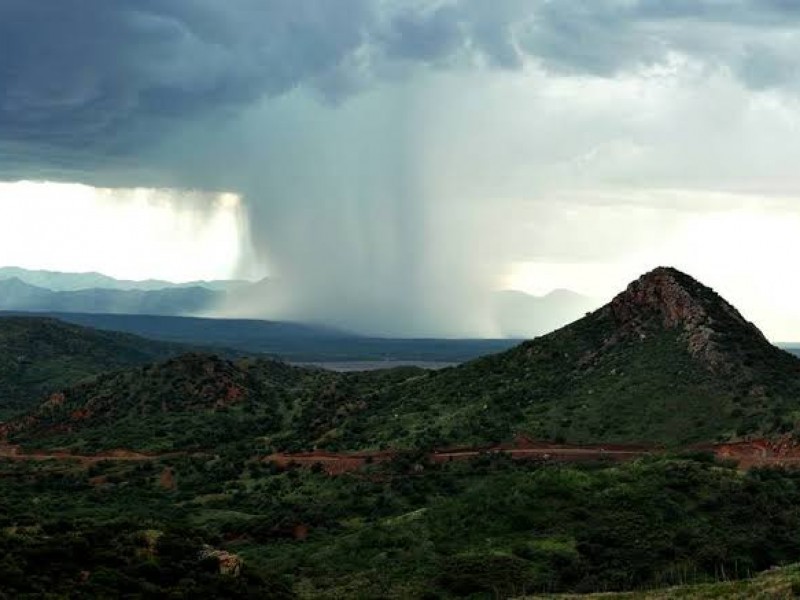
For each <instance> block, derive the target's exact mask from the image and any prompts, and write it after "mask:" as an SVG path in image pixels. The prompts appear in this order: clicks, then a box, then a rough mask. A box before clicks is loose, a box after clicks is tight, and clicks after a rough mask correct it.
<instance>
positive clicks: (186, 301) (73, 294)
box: [0, 277, 225, 315]
mask: <svg viewBox="0 0 800 600" xmlns="http://www.w3.org/2000/svg"><path fill="white" fill-rule="evenodd" d="M224 294H225V292H222V291H217V290H212V289H208V288H205V287H200V286H191V287H168V288H163V289H157V290H138V289H133V290H122V289H107V288H87V289H78V290H71V291H53V290H49V289H46V288H43V287H39V286H35V285H31V284H29V283H26V282H25V281H23V280H21V279H20V278H18V277H13V278H11V279H0V310H7V311H26V312H28V311H30V312H42V311H47V312H81V313H110V314H120V313H124V314H150V315H186V314H195V313H199V312H205V311H209V310H212V309H213V307H214V306H215V305H216V304H217V303H219V302H220V301H221V300H222V298H223V296H224Z"/></svg>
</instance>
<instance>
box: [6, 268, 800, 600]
mask: <svg viewBox="0 0 800 600" xmlns="http://www.w3.org/2000/svg"><path fill="white" fill-rule="evenodd" d="M19 327H20V328H21V329H20V331H22V333H18V334H16V335H17V337H21V339H22V340H23V341H24V344H22V345H21V346H20V343H18V342H14V343H17V346H15V345H14V343H8V344H6V346H5V347H4V349H3V352H5V354H3V355H2V356H3V357H5V358H4V359H3V360H4V362H2V363H0V364H4V365H6V366H5V367H4V368H5V369H6V370H5V371H3V372H2V373H0V381H3V382H4V383H3V385H6V386H14V385H17V386H19V385H21V384H20V383H19V382H20V381H24V382H26V385H27V384H30V385H33V383H32V382H33V379H31V376H30V374H31V373H35V372H37V371H36V370H37V369H44V370H45V371H46V372H47V373H48V376H47V377H45V378H43V379H41V380H39V383H40V384H41V385H42V386H52V385H54V382H58V381H59V379H58V378H59V377H64V382H65V383H69V381H70V380H71V379H72V378H73V377H77V376H78V375H79V374H80V373H82V372H93V373H94V375H93V376H92V377H90V378H89V379H84V380H82V381H81V382H79V383H77V384H74V385H68V386H66V387H65V388H64V389H63V390H62V391H61V392H59V393H55V394H50V395H49V396H46V397H40V398H39V402H37V405H36V408H35V409H33V410H30V411H28V412H27V413H26V414H25V415H24V416H23V417H20V418H17V419H14V420H12V421H10V422H9V423H7V424H6V425H5V426H4V427H3V432H4V433H5V434H6V436H7V438H6V440H7V441H8V442H11V443H19V444H22V445H23V447H25V448H27V449H31V448H51V449H52V448H68V449H70V450H73V451H74V452H75V453H81V454H92V453H100V452H102V451H104V450H105V451H108V450H113V449H120V448H125V449H128V450H139V451H150V452H158V453H160V454H159V456H158V457H157V458H153V459H152V460H141V459H142V457H138V458H137V457H135V456H134V457H132V458H133V459H135V460H131V461H129V462H125V461H122V460H119V461H113V460H106V461H100V462H97V460H94V461H89V460H81V459H80V458H77V457H72V458H69V457H62V458H61V459H58V460H46V461H45V460H43V461H38V462H36V461H23V460H14V459H12V458H9V459H0V581H2V582H3V587H2V589H0V598H2V597H13V598H17V597H26V595H27V596H28V597H41V596H42V595H44V594H46V593H47V594H50V597H53V598H72V597H97V596H100V597H103V596H105V597H115V596H119V595H120V594H121V593H123V592H124V593H128V594H131V595H133V596H135V597H165V596H167V597H177V598H182V597H183V598H195V597H219V598H227V597H230V598H251V597H252V598H263V597H267V598H290V597H294V598H331V599H333V598H398V599H402V598H441V599H446V598H473V599H476V600H477V599H494V598H512V597H522V596H526V595H533V594H558V593H589V592H623V591H632V592H634V595H633V596H631V597H633V598H636V597H644V598H648V597H655V598H658V597H659V596H657V595H656V596H648V594H651V593H652V592H651V590H653V589H655V588H664V587H668V586H694V587H688V588H687V587H683V588H677V591H675V593H676V594H680V593H684V591H682V590H688V591H686V592H685V593H687V594H689V593H691V592H697V593H701V594H706V596H707V597H714V594H717V595H718V597H735V596H733V595H734V594H747V593H748V592H754V593H755V592H757V593H761V592H762V591H763V592H764V594H765V596H764V597H770V596H769V595H766V594H768V593H772V592H775V593H784V592H786V590H787V589H788V593H795V592H797V591H798V587H797V578H796V568H794V567H790V568H787V569H784V570H782V571H779V572H777V573H779V574H776V572H774V571H773V572H770V573H769V574H766V575H764V576H760V577H755V579H753V577H754V576H756V575H757V573H759V572H761V571H764V570H766V569H770V568H771V567H774V566H779V565H789V564H792V563H798V561H800V471H797V470H784V469H769V470H766V469H764V470H751V471H749V472H741V471H738V470H736V469H734V468H733V466H731V465H726V464H720V463H717V462H715V461H714V460H713V459H712V458H711V457H709V456H705V455H703V454H699V453H694V454H691V455H687V454H675V455H664V454H661V455H659V456H657V457H656V456H653V457H648V458H642V459H639V460H637V461H635V462H629V463H625V464H612V463H608V462H605V463H604V462H599V463H597V464H584V465H582V466H569V465H565V464H562V465H559V464H548V463H547V461H544V462H536V461H534V460H527V461H513V460H512V459H511V458H510V457H508V456H505V455H503V454H502V453H500V454H496V453H492V454H484V455H479V456H478V457H477V458H475V459H474V460H472V461H469V462H459V461H455V462H450V463H445V464H433V463H429V462H428V459H427V458H426V457H428V456H429V453H428V450H429V449H430V448H431V447H434V446H445V445H449V444H472V445H482V444H488V443H491V442H497V441H505V440H509V439H510V438H512V437H513V436H514V435H516V434H518V433H524V434H528V435H530V436H532V437H535V438H540V439H541V438H544V439H550V440H559V441H561V440H563V441H570V442H588V441H598V442H623V441H626V442H631V441H636V442H651V443H652V442H658V443H661V444H663V445H664V446H667V447H670V446H672V447H676V446H684V445H687V444H691V443H693V442H711V441H714V440H717V439H726V440H729V439H736V438H740V437H743V436H756V435H758V436H762V435H780V436H782V437H781V440H782V441H783V442H786V443H787V444H789V445H791V444H790V434H792V433H793V432H794V431H796V421H797V419H798V417H800V367H798V365H800V361H798V360H797V359H796V358H794V357H792V356H791V355H789V354H787V353H785V352H783V351H780V350H778V349H776V348H774V347H772V346H771V345H770V344H769V343H768V342H767V341H766V340H765V339H764V338H763V336H761V334H760V333H759V332H758V330H756V329H755V328H754V327H753V326H752V325H751V324H749V323H747V322H746V321H744V319H742V318H741V316H740V315H738V313H736V311H735V310H734V309H733V308H732V307H730V306H729V305H727V304H726V303H724V301H722V300H721V299H720V298H718V297H717V296H716V295H715V294H714V293H713V292H712V291H711V290H709V289H708V288H704V287H702V286H700V284H697V283H696V282H693V281H692V280H688V279H687V278H686V277H685V276H683V275H682V274H679V273H677V272H672V271H669V270H659V271H657V272H654V274H651V275H649V276H647V277H646V278H643V279H642V280H640V281H639V282H637V283H636V284H634V285H633V286H632V287H631V288H629V290H628V291H627V292H625V293H624V294H621V295H620V296H618V297H617V298H616V299H615V300H614V301H613V303H612V304H611V305H609V306H606V307H604V308H602V309H600V310H599V311H596V312H595V313H592V314H590V315H587V316H586V317H585V318H584V319H581V320H580V321H578V322H576V323H574V324H573V325H570V326H569V327H566V328H564V329H561V330H559V331H556V332H554V333H552V334H550V335H548V336H544V337H542V338H539V339H536V340H533V341H531V342H526V343H524V344H522V345H520V346H518V347H517V348H514V349H512V350H510V351H507V352H505V353H503V354H499V355H496V356H490V357H486V358H482V359H479V360H476V361H473V362H471V363H468V364H465V365H463V366H460V367H457V368H451V369H445V370H443V371H440V372H427V371H423V370H420V369H413V368H412V369H395V370H390V371H385V372H371V373H353V374H341V373H329V372H325V371H321V370H314V369H302V368H297V367H291V366H289V365H286V364H283V363H279V362H275V361H269V360H260V359H259V360H257V359H240V360H235V361H232V360H227V359H223V358H219V357H215V356H211V355H205V354H188V355H183V356H180V357H177V358H172V359H170V360H166V361H165V362H161V363H157V364H149V365H144V366H134V367H128V368H122V369H117V370H111V371H107V372H103V373H97V372H96V371H92V369H95V368H98V369H99V368H102V367H104V366H105V367H109V368H110V367H114V368H115V367H119V366H120V363H125V361H128V363H125V364H129V363H136V362H137V361H139V360H140V359H141V360H145V359H146V356H145V355H146V352H145V351H143V350H142V349H141V347H140V346H139V341H138V340H136V339H135V338H133V339H131V338H128V337H127V336H121V337H114V336H113V335H112V336H111V337H110V338H109V339H103V341H102V343H99V342H97V338H95V337H91V335H90V334H87V333H85V330H79V331H77V332H76V331H72V330H69V331H65V330H64V329H62V328H63V327H65V326H62V325H61V324H58V323H57V322H53V321H45V322H43V323H41V324H38V325H36V327H32V326H31V324H30V323H21V324H19ZM9 331H13V329H12V328H6V332H7V333H6V339H8V340H12V342H13V340H14V339H16V338H15V337H14V336H13V335H11V334H10V333H8V332H9ZM31 332H33V333H31ZM67 333H69V335H66V334H67ZM87 335H90V337H89V338H86V337H85V336H87ZM64 340H67V341H66V342H64ZM113 344H117V345H116V346H113ZM18 347H25V348H29V349H32V350H30V352H32V354H30V356H28V358H27V359H26V360H29V364H28V363H25V361H24V360H23V361H22V362H20V361H19V360H18V359H17V358H14V357H15V356H17V352H18V350H15V348H18ZM159 347H160V346H159ZM155 350H158V349H154V351H155ZM38 357H43V358H42V359H41V360H39V358H38ZM14 360H17V363H15V362H14ZM81 361H83V362H81ZM103 361H106V362H103ZM115 361H116V362H115ZM15 364H17V365H20V364H25V365H26V366H25V368H24V369H23V368H21V367H15V366H14V365H15ZM15 369H16V370H15ZM23 375H24V376H23ZM25 377H28V379H25ZM9 389H11V388H9ZM14 389H16V390H17V392H15V393H22V392H24V391H25V389H24V387H17V388H14ZM29 389H31V390H34V392H38V389H39V388H35V387H31V388H29ZM49 391H55V390H53V389H52V388H49ZM27 400H28V401H30V397H27ZM315 447H316V448H326V449H331V450H344V449H363V448H394V449H400V450H401V452H399V453H395V454H394V455H393V457H394V458H393V459H392V460H390V461H388V462H379V463H377V464H368V465H367V466H365V467H364V468H362V469H360V470H356V471H352V472H349V473H346V474H343V475H339V476H329V475H326V474H325V472H324V469H323V468H322V467H321V465H315V466H313V467H309V468H300V467H297V466H293V465H291V464H290V466H289V467H287V468H286V469H279V468H278V467H277V466H275V465H274V464H272V463H270V462H267V461H265V460H264V457H265V456H266V455H267V454H270V453H272V452H273V451H275V450H281V451H299V450H306V449H311V448H315ZM9 454H10V453H9ZM601 456H602V455H601ZM95 458H98V457H95ZM41 565H46V567H44V568H42V567H41ZM232 565H233V566H232ZM745 579H747V581H741V582H739V581H738V580H745ZM734 580H736V583H733V581H734ZM697 586H700V587H697ZM787 586H788V587H787ZM673 591H674V590H673ZM659 593H660V592H659ZM725 594H728V596H726V595H725ZM773 597H781V596H773Z"/></svg>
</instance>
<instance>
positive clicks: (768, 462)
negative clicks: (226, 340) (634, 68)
mask: <svg viewBox="0 0 800 600" xmlns="http://www.w3.org/2000/svg"><path fill="white" fill-rule="evenodd" d="M688 450H701V451H707V452H712V453H713V454H714V455H715V456H716V457H717V458H720V459H727V460H731V461H734V462H735V463H737V464H738V466H739V468H741V469H751V468H754V467H765V466H794V465H798V466H800V445H799V444H798V443H797V442H795V441H793V440H792V439H791V438H790V437H788V436H787V437H783V438H779V439H776V440H764V439H757V440H750V441H746V442H732V443H722V444H713V445H712V444H708V445H701V446H694V447H692V448H688ZM662 452H664V450H663V449H662V448H658V447H654V446H651V447H648V446H642V445H620V444H604V445H599V444H595V445H584V446H577V445H568V444H550V443H547V442H538V441H535V440H530V439H528V438H525V437H518V438H517V439H516V440H514V442H513V443H511V444H501V445H497V446H483V447H461V448H446V449H442V450H437V451H434V452H431V453H429V454H428V456H427V458H428V460H430V461H431V462H433V463H437V464H441V463H446V462H452V461H463V460H469V459H472V458H476V457H478V456H481V455H487V454H489V455H491V454H499V453H502V454H504V455H506V456H508V457H510V458H512V459H514V460H539V461H547V462H564V463H567V462H589V461H609V462H623V461H628V460H633V459H636V458H640V457H642V456H647V455H650V454H659V453H662ZM182 454H183V453H180V452H170V453H166V454H146V453H143V452H134V451H131V450H123V449H117V450H110V451H107V452H104V453H102V454H93V455H81V454H73V453H71V452H70V451H68V450H49V451H44V450H40V451H32V452H23V451H22V449H21V448H20V447H19V446H15V445H11V444H2V443H0V459H7V460H19V461H44V460H63V461H68V460H69V461H77V462H80V463H84V464H91V463H96V462H100V461H104V460H113V461H123V462H143V461H152V460H158V459H162V458H171V457H175V456H180V455H182ZM399 454H400V453H399V452H396V451H391V450H385V451H376V452H340V453H337V452H324V451H315V452H299V453H291V454H281V453H279V454H272V455H270V456H267V457H264V458H263V460H264V461H266V462H271V463H273V464H276V465H278V466H280V467H288V466H290V465H298V466H305V467H311V466H314V465H319V466H320V467H321V468H322V469H323V470H324V471H325V472H326V473H328V474H330V475H338V474H341V473H347V472H350V471H355V470H357V469H360V468H361V467H363V466H365V465H368V464H377V463H381V462H386V461H389V460H392V459H393V458H395V457H397V456H398V455H399Z"/></svg>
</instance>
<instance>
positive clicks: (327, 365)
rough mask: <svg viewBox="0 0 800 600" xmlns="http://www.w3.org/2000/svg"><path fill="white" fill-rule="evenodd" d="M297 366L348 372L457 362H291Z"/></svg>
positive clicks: (436, 365) (444, 365)
mask: <svg viewBox="0 0 800 600" xmlns="http://www.w3.org/2000/svg"><path fill="white" fill-rule="evenodd" d="M292 364H293V365H297V366H298V367H319V368H321V369H327V370H328V371H338V372H340V373H349V372H352V371H377V370H380V369H394V368H396V367H420V368H422V369H431V370H438V369H444V368H447V367H454V366H456V365H457V364H458V363H455V362H440V361H432V360H419V361H414V360H362V361H333V362H328V361H325V362H293V363H292Z"/></svg>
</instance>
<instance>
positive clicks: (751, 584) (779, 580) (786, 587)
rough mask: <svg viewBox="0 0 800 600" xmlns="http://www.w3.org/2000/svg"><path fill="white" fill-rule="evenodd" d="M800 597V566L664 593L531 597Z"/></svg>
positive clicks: (777, 599)
mask: <svg viewBox="0 0 800 600" xmlns="http://www.w3.org/2000/svg"><path fill="white" fill-rule="evenodd" d="M798 596H800V565H791V566H788V567H783V568H774V569H770V570H769V571H767V572H765V573H760V574H759V575H758V576H757V577H754V578H752V579H745V580H740V581H723V582H719V583H704V584H698V585H685V586H677V587H671V588H666V589H660V590H649V591H641V592H622V593H617V594H615V593H606V594H582V595H578V596H576V595H548V596H535V597H528V598H531V599H532V600H533V598H537V599H539V600H545V599H546V600H600V599H602V600H677V599H679V598H686V599H691V600H748V599H750V598H759V599H760V600H791V599H792V598H797V597H798Z"/></svg>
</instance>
